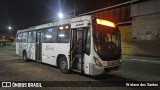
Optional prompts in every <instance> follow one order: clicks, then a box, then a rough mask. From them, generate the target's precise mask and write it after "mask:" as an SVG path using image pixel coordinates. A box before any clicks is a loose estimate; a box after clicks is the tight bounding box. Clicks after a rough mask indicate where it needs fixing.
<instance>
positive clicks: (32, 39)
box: [28, 31, 36, 43]
mask: <svg viewBox="0 0 160 90" xmlns="http://www.w3.org/2000/svg"><path fill="white" fill-rule="evenodd" d="M35 41H36V31H31V32H28V42H30V43H33V42H35Z"/></svg>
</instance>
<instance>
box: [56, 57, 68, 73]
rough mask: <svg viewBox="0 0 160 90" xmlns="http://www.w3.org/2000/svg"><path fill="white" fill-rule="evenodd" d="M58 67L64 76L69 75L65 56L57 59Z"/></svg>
mask: <svg viewBox="0 0 160 90" xmlns="http://www.w3.org/2000/svg"><path fill="white" fill-rule="evenodd" d="M58 66H59V69H60V71H61V72H62V73H65V74H67V73H69V69H68V63H67V59H66V57H65V56H62V57H60V58H59V63H58Z"/></svg>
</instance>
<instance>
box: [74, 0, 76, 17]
mask: <svg viewBox="0 0 160 90" xmlns="http://www.w3.org/2000/svg"><path fill="white" fill-rule="evenodd" d="M74 17H76V4H75V2H74Z"/></svg>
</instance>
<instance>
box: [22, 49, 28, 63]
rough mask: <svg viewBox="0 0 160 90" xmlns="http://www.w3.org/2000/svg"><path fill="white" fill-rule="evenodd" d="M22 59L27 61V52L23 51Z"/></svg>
mask: <svg viewBox="0 0 160 90" xmlns="http://www.w3.org/2000/svg"><path fill="white" fill-rule="evenodd" d="M23 60H24V61H25V62H27V61H29V59H28V58H27V53H26V52H25V51H24V52H23Z"/></svg>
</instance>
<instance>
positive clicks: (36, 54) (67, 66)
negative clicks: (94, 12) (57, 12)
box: [16, 15, 122, 76]
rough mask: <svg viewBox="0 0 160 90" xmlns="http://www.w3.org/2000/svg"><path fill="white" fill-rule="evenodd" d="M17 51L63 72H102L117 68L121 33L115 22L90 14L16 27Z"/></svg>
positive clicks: (29, 58)
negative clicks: (18, 28)
mask: <svg viewBox="0 0 160 90" xmlns="http://www.w3.org/2000/svg"><path fill="white" fill-rule="evenodd" d="M16 54H17V55H20V56H22V57H23V60H24V61H29V60H35V61H37V62H42V63H46V64H49V65H53V66H57V67H58V68H59V69H60V71H61V72H62V73H65V74H66V73H69V71H76V72H80V73H84V74H87V75H92V76H95V75H101V74H104V73H107V72H110V71H114V70H118V69H119V67H120V65H121V62H122V54H121V36H120V31H119V30H118V28H117V26H116V24H115V23H113V22H111V21H108V20H105V19H102V18H98V17H94V16H91V15H86V16H79V17H75V18H70V19H62V20H59V21H55V22H53V23H47V24H42V25H38V26H33V27H29V28H27V29H23V30H18V31H17V39H16Z"/></svg>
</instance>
